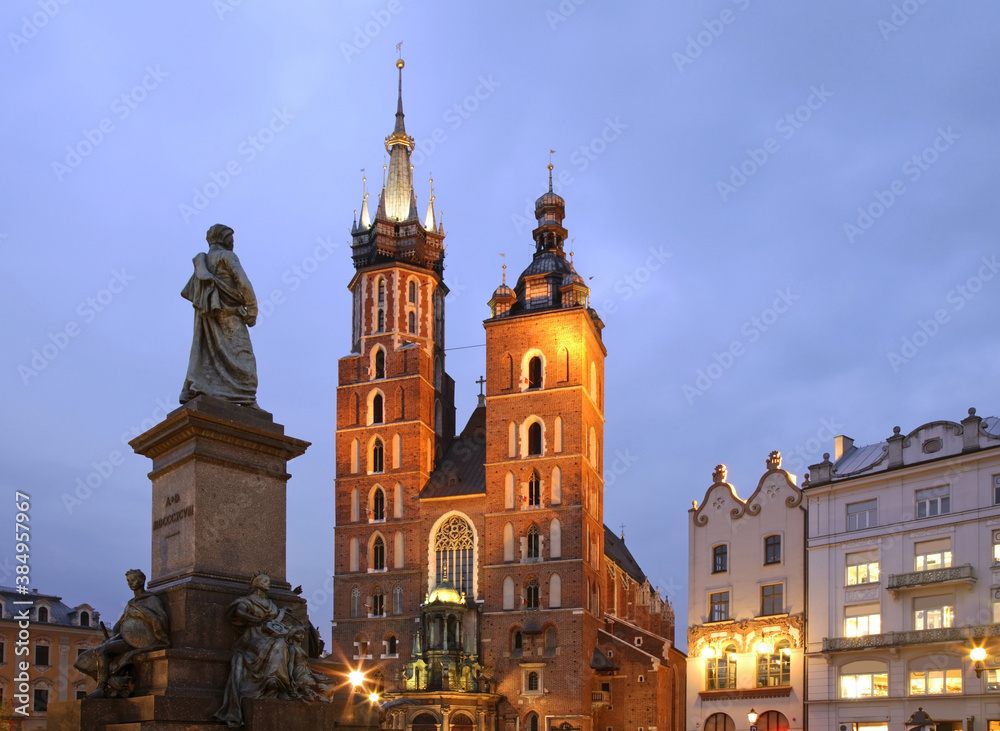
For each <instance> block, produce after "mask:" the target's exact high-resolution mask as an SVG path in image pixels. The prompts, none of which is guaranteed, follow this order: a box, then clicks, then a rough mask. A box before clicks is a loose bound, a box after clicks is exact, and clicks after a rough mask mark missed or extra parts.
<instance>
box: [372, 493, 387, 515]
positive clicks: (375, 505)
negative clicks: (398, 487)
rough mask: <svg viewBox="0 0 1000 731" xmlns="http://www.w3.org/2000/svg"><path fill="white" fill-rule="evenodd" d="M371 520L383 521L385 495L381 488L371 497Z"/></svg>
mask: <svg viewBox="0 0 1000 731" xmlns="http://www.w3.org/2000/svg"><path fill="white" fill-rule="evenodd" d="M372 520H385V493H384V492H383V491H382V488H381V487H376V488H375V493H374V494H373V495H372Z"/></svg>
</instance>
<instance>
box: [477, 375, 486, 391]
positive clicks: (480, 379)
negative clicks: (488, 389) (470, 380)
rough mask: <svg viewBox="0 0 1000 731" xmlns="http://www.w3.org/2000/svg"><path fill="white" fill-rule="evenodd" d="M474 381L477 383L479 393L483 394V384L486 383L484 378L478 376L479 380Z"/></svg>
mask: <svg viewBox="0 0 1000 731" xmlns="http://www.w3.org/2000/svg"><path fill="white" fill-rule="evenodd" d="M476 383H478V384H479V395H480V396H482V395H483V384H484V383H486V379H485V378H483V377H482V376H480V377H479V380H478V381H476Z"/></svg>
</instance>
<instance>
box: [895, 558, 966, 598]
mask: <svg viewBox="0 0 1000 731" xmlns="http://www.w3.org/2000/svg"><path fill="white" fill-rule="evenodd" d="M975 583H976V577H975V574H973V573H972V564H968V563H966V564H962V565H961V566H949V567H948V568H945V569H930V570H929V571H911V572H910V573H908V574H890V575H889V582H888V583H887V584H886V588H887V589H888V590H889V593H890V594H892V598H893V599H895V598H896V594H897V592H899V591H902V590H904V589H913V588H916V587H918V586H928V585H929V584H966V585H968V588H969V589H971V588H972V585H973V584H975Z"/></svg>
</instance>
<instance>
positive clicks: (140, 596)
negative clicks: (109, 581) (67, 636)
mask: <svg viewBox="0 0 1000 731" xmlns="http://www.w3.org/2000/svg"><path fill="white" fill-rule="evenodd" d="M125 580H126V581H128V586H129V588H130V589H131V590H132V592H133V597H132V598H131V599H129V600H128V604H127V605H126V606H125V611H124V612H122V616H121V619H119V620H118V621H117V622H116V623H115V626H114V628H113V629H112V634H111V635H110V636H109V635H108V630H107V628H105V626H104V622H101V629H102V630H104V637H105V639H104V642H102V643H101V644H100V645H98V646H97V647H95V648H93V649H91V650H87V651H86V652H83V653H81V654H80V657H78V658H77V660H76V662H75V663H74V667H75V668H76V669H77V670H79V671H80V672H81V673H84V674H85V675H89V676H90V677H92V678H93V679H94V680H96V681H97V690H95V691H94V692H93V693H91V694H90V697H91V698H127V697H128V696H129V695H130V694H131V693H132V676H131V674H130V673H129V672H127V669H128V667H129V666H130V665H131V664H132V660H133V659H134V658H135V656H136V655H137V654H139V653H140V652H146V651H147V650H158V649H160V648H162V647H169V645H170V629H169V625H168V622H167V612H166V610H165V609H164V608H163V602H161V601H160V598H159V597H158V596H156V595H155V594H151V593H150V592H148V591H146V589H145V585H146V575H145V574H144V573H142V571H140V570H139V569H130V570H129V571H126V572H125ZM123 671H126V672H123Z"/></svg>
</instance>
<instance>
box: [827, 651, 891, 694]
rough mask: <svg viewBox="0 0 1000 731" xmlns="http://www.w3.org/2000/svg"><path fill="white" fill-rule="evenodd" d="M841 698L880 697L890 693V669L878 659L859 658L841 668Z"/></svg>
mask: <svg viewBox="0 0 1000 731" xmlns="http://www.w3.org/2000/svg"><path fill="white" fill-rule="evenodd" d="M839 675H840V697H841V698H878V697H884V696H888V695H889V670H888V666H887V665H886V664H885V663H884V662H880V661H878V660H858V661H855V662H850V663H847V664H846V665H843V666H842V667H841V668H840V672H839Z"/></svg>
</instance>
